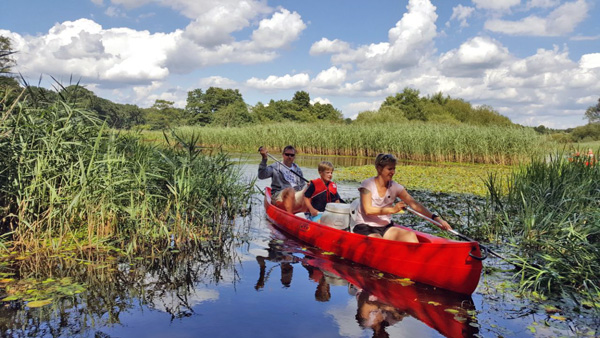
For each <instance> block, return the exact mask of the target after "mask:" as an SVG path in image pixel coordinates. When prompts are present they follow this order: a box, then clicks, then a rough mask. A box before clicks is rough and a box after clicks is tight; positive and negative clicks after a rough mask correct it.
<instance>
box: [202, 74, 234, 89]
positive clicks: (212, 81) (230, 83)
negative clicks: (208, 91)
mask: <svg viewBox="0 0 600 338" xmlns="http://www.w3.org/2000/svg"><path fill="white" fill-rule="evenodd" d="M198 85H199V86H200V88H209V87H219V88H234V87H236V86H237V82H236V81H235V80H232V79H228V78H226V77H222V76H210V77H206V78H203V79H200V81H198Z"/></svg>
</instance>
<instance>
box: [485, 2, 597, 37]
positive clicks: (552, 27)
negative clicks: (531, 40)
mask: <svg viewBox="0 0 600 338" xmlns="http://www.w3.org/2000/svg"><path fill="white" fill-rule="evenodd" d="M490 3H492V2H490ZM588 10H589V6H588V4H587V3H586V2H585V0H577V1H575V2H568V3H565V4H563V5H561V6H560V7H558V8H556V9H555V10H553V11H552V12H551V13H550V14H549V15H548V16H547V17H546V18H541V17H538V16H536V15H531V16H528V17H526V18H523V19H521V20H518V21H510V20H500V19H493V20H489V21H487V22H486V23H485V28H486V29H488V30H490V31H493V32H498V33H504V34H509V35H529V36H561V35H565V34H569V33H571V32H572V31H573V30H574V29H575V27H576V26H577V25H578V24H580V23H581V22H582V21H583V20H584V19H585V18H586V17H587V13H588Z"/></svg>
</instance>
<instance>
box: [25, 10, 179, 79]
mask: <svg viewBox="0 0 600 338" xmlns="http://www.w3.org/2000/svg"><path fill="white" fill-rule="evenodd" d="M15 35H16V39H15V40H14V41H19V42H18V44H19V46H18V48H19V51H20V52H19V53H18V54H17V55H16V58H17V62H18V64H20V65H25V66H24V68H23V69H19V70H20V71H21V72H22V73H24V74H26V75H32V76H39V74H51V75H54V76H70V75H73V76H74V77H78V78H79V77H80V78H82V79H83V80H84V81H86V82H92V83H129V84H133V83H140V82H145V81H153V80H160V79H164V78H166V77H167V76H168V75H169V70H168V69H167V68H165V66H164V62H165V59H166V52H167V50H168V49H169V48H172V47H173V38H174V34H160V33H156V34H150V33H149V32H147V31H135V30H132V29H129V28H112V29H103V28H102V26H100V25H99V24H97V23H95V22H93V21H91V20H88V19H79V20H76V21H65V22H63V23H60V24H56V25H55V26H54V27H52V28H51V29H50V30H49V31H48V34H46V35H40V36H20V35H17V34H15Z"/></svg>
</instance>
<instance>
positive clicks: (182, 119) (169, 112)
mask: <svg viewBox="0 0 600 338" xmlns="http://www.w3.org/2000/svg"><path fill="white" fill-rule="evenodd" d="M173 104H174V102H172V101H166V100H156V101H154V104H153V105H152V107H150V108H147V109H144V110H143V120H144V121H145V125H144V127H145V128H148V129H152V130H160V129H166V128H169V127H175V126H179V125H184V124H186V122H187V119H186V117H187V114H186V112H185V111H184V110H183V109H179V108H175V107H174V106H173Z"/></svg>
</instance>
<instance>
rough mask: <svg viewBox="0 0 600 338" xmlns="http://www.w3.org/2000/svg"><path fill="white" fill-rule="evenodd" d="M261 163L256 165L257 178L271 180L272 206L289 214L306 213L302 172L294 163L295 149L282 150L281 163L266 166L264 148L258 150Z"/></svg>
mask: <svg viewBox="0 0 600 338" xmlns="http://www.w3.org/2000/svg"><path fill="white" fill-rule="evenodd" d="M258 151H259V152H260V155H261V156H262V161H260V164H259V165H258V178H259V179H261V180H264V179H267V178H269V177H270V178H271V198H272V201H273V204H274V205H275V206H277V207H279V208H281V209H284V210H286V211H287V212H290V213H298V212H304V211H306V205H305V204H304V200H303V197H304V191H305V190H306V182H305V179H304V175H303V174H302V170H301V169H300V167H298V166H297V165H296V164H295V163H294V161H295V160H296V149H295V148H294V147H293V146H291V145H288V146H286V147H285V148H283V152H282V155H283V162H279V161H277V162H275V163H273V164H271V165H269V166H267V155H268V151H267V148H266V147H260V148H259V149H258Z"/></svg>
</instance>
